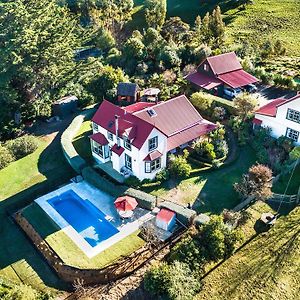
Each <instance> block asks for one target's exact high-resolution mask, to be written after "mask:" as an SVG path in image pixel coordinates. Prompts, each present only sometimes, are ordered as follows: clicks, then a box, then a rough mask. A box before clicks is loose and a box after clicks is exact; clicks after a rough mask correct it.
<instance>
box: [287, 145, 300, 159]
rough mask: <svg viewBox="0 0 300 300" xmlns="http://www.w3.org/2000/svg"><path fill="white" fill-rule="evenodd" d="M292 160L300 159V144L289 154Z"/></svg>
mask: <svg viewBox="0 0 300 300" xmlns="http://www.w3.org/2000/svg"><path fill="white" fill-rule="evenodd" d="M289 157H290V159H291V160H292V161H294V160H297V159H300V146H297V147H295V148H294V149H293V150H292V151H291V152H290V154H289Z"/></svg>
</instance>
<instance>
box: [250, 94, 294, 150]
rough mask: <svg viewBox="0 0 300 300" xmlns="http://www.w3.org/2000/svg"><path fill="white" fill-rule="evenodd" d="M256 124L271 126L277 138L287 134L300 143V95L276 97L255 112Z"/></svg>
mask: <svg viewBox="0 0 300 300" xmlns="http://www.w3.org/2000/svg"><path fill="white" fill-rule="evenodd" d="M253 124H254V126H262V127H269V128H270V129H271V130H272V131H271V135H272V136H273V137H275V138H278V137H280V136H286V137H288V138H290V139H292V140H293V141H294V142H295V143H296V144H297V145H300V137H299V134H300V95H296V96H295V97H293V98H290V99H281V98H280V99H275V100H273V101H272V102H270V103H268V104H266V105H264V106H262V107H260V108H259V109H258V110H257V111H256V112H255V118H254V120H253Z"/></svg>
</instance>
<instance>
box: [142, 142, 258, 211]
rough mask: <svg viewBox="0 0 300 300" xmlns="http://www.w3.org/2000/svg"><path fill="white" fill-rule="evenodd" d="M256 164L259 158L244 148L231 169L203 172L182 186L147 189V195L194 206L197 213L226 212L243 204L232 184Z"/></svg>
mask: <svg viewBox="0 0 300 300" xmlns="http://www.w3.org/2000/svg"><path fill="white" fill-rule="evenodd" d="M255 162H256V155H255V153H254V151H253V150H252V148H250V147H244V148H242V149H241V151H240V154H239V157H238V159H237V160H236V161H235V162H234V163H232V164H231V165H229V166H226V167H224V168H221V169H219V170H212V171H209V172H203V173H201V174H200V176H195V177H191V178H188V179H185V180H182V181H181V182H179V181H178V182H176V181H173V180H169V181H167V182H166V183H164V184H163V185H161V186H159V187H148V188H145V191H146V192H150V193H151V194H153V195H156V196H159V197H161V198H163V199H166V200H172V201H178V202H181V203H183V204H187V203H192V204H193V207H194V208H195V209H196V210H197V211H198V212H204V213H215V214H219V213H221V212H222V210H223V209H224V208H233V207H234V206H236V205H237V204H238V203H239V202H240V199H239V196H238V194H237V193H236V192H235V191H234V189H233V184H234V183H235V182H237V181H239V180H240V178H241V176H242V174H244V173H246V172H247V171H248V169H249V167H250V166H252V165H253V164H254V163H255Z"/></svg>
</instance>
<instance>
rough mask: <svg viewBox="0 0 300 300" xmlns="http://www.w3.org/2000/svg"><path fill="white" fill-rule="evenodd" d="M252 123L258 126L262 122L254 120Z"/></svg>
mask: <svg viewBox="0 0 300 300" xmlns="http://www.w3.org/2000/svg"><path fill="white" fill-rule="evenodd" d="M252 123H253V124H255V125H260V124H261V123H262V120H259V119H256V118H254V119H253V121H252Z"/></svg>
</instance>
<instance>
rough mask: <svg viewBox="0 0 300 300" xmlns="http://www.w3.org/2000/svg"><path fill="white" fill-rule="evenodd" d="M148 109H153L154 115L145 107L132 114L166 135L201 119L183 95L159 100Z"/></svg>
mask: <svg viewBox="0 0 300 300" xmlns="http://www.w3.org/2000/svg"><path fill="white" fill-rule="evenodd" d="M150 110H153V111H154V112H155V114H156V115H155V116H153V117H151V116H150V115H149V113H148V112H147V109H144V110H142V111H139V112H136V113H134V115H135V116H137V117H139V118H140V119H142V120H144V121H146V122H147V123H150V124H152V125H153V126H154V127H155V128H157V129H158V130H159V131H161V132H162V133H164V134H165V135H166V136H171V135H172V134H175V133H176V132H179V131H183V130H185V129H186V128H189V127H191V125H193V124H196V123H197V122H201V121H202V120H203V118H202V117H201V115H200V114H199V113H198V112H197V110H196V109H195V108H194V106H193V105H192V104H191V102H190V101H189V100H188V99H187V97H186V96H185V95H181V96H178V97H176V98H173V99H171V100H168V101H165V102H161V103H159V104H157V105H155V106H152V107H151V108H150Z"/></svg>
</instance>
